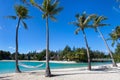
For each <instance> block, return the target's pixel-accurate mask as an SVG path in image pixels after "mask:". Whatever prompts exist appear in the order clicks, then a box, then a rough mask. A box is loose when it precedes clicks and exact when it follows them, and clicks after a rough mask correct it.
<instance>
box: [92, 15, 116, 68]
mask: <svg viewBox="0 0 120 80" xmlns="http://www.w3.org/2000/svg"><path fill="white" fill-rule="evenodd" d="M104 20H107V18H106V17H104V16H96V18H94V22H93V28H94V29H95V31H97V32H98V33H99V34H100V36H101V38H102V40H103V41H104V44H105V46H106V48H107V50H108V52H109V54H110V57H111V59H112V63H113V66H114V67H116V66H117V65H116V62H115V61H114V58H113V55H112V52H111V50H110V48H109V46H108V44H107V42H106V40H105V38H104V36H103V34H102V32H101V31H100V29H99V27H103V26H108V25H109V24H103V23H102V21H104Z"/></svg>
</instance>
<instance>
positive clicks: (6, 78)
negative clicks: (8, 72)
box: [0, 76, 11, 80]
mask: <svg viewBox="0 0 120 80" xmlns="http://www.w3.org/2000/svg"><path fill="white" fill-rule="evenodd" d="M8 77H11V76H5V77H0V80H11V79H8Z"/></svg>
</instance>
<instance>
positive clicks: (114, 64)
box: [97, 27, 117, 67]
mask: <svg viewBox="0 0 120 80" xmlns="http://www.w3.org/2000/svg"><path fill="white" fill-rule="evenodd" d="M97 31H98V32H99V34H100V36H101V38H102V39H103V41H104V44H105V46H106V48H107V50H108V51H109V54H110V57H111V59H112V63H113V66H114V67H117V64H116V62H115V61H114V58H113V55H112V52H111V50H110V48H109V47H108V44H107V42H106V40H105V38H104V36H103V34H102V32H101V31H100V30H99V28H98V27H97Z"/></svg>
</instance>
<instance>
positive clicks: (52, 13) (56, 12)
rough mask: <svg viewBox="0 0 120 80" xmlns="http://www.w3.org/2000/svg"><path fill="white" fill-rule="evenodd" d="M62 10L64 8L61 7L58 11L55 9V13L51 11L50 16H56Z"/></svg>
mask: <svg viewBox="0 0 120 80" xmlns="http://www.w3.org/2000/svg"><path fill="white" fill-rule="evenodd" d="M62 10H63V7H59V8H57V9H54V10H53V11H51V12H50V13H49V14H50V15H55V14H58V13H59V12H60V11H62Z"/></svg>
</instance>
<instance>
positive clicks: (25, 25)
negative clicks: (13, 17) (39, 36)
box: [22, 20, 28, 29]
mask: <svg viewBox="0 0 120 80" xmlns="http://www.w3.org/2000/svg"><path fill="white" fill-rule="evenodd" d="M22 24H23V26H24V28H25V29H28V27H27V24H26V23H25V22H24V21H23V20H22Z"/></svg>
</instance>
